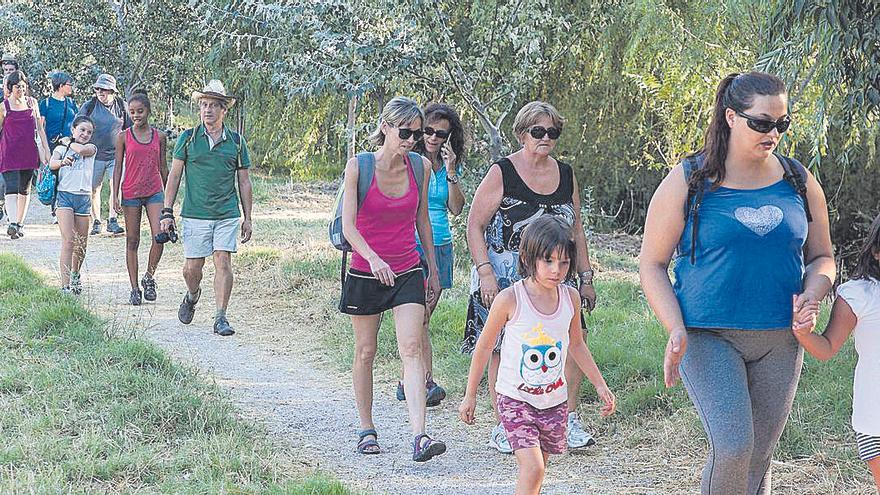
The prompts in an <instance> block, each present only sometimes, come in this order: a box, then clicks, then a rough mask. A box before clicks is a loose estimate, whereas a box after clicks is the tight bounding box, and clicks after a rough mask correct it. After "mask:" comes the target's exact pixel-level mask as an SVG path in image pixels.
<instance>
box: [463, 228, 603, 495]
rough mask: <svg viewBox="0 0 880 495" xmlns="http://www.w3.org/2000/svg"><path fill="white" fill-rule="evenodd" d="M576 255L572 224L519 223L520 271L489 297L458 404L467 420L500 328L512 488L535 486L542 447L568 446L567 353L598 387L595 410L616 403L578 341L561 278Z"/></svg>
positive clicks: (552, 450)
mask: <svg viewBox="0 0 880 495" xmlns="http://www.w3.org/2000/svg"><path fill="white" fill-rule="evenodd" d="M576 257H577V256H576V249H575V243H574V241H573V240H572V228H571V225H570V224H569V223H568V222H566V221H565V220H564V219H562V218H559V217H555V216H542V217H540V218H538V219H536V220H534V221H533V222H531V223H530V224H529V226H528V227H526V228H525V230H524V231H523V233H522V240H521V243H520V252H519V271H520V273H522V275H523V277H524V278H523V279H522V280H520V281H518V282H516V283H514V284H513V285H512V286H510V287H508V288H506V289H504V290H502V291H501V292H500V293H499V294H498V296H497V297H496V298H495V300H494V302H493V303H492V307H491V309H490V311H489V316H488V318H487V320H486V324H485V326H484V328H483V332H482V333H481V334H480V337H479V339H478V340H477V343H476V346H475V349H474V353H473V357H472V361H471V366H470V371H469V373H468V384H467V389H466V392H465V397H464V399H463V400H462V403H461V406H460V407H459V414H460V416H461V419H462V421H464V422H465V423H468V424H473V423H474V412H475V409H476V403H477V399H476V394H477V387H478V386H479V384H480V381H481V379H482V377H483V372H484V371H485V369H486V365H487V363H488V361H489V356H491V355H492V351H493V349H494V347H495V341H496V339H497V337H498V334H499V333H501V329H502V328H504V331H505V338H504V340H503V341H502V347H501V366H500V368H499V372H498V380H497V382H496V385H495V391H496V392H497V394H498V404H497V406H498V413H499V416H500V417H501V423H502V425H503V426H504V430H505V432H506V434H507V438H508V440H509V441H510V446H511V448H512V449H513V452H514V454H515V455H516V459H517V464H518V465H519V468H520V470H519V472H520V477H519V478H518V479H517V490H516V491H517V493H539V491H540V487H541V484H542V482H543V473H544V468H545V467H546V466H545V465H544V463H545V459H546V455H547V454H562V453H564V452H565V450H566V443H567V442H566V427H567V417H568V406H567V401H568V389H567V386H566V382H565V374H564V373H563V370H564V369H565V360H566V359H567V358H568V357H569V356H570V357H571V358H572V359H574V360H575V362H576V363H577V365H578V367H579V368H580V369H581V371H583V373H584V374H585V375H586V376H587V378H588V379H589V380H590V382H591V383H592V384H593V386H595V387H596V392H597V394H598V395H599V398H600V399H601V400H602V402H603V403H604V404H603V405H602V407H601V409H600V414H602V415H603V416H607V415H609V414H612V413H613V412H614V409H615V398H614V394H612V393H611V391H610V390H608V386H607V385H606V384H605V380H604V379H603V378H602V373H600V372H599V369H598V368H597V367H596V363H595V361H593V357H592V355H591V354H590V350H589V348H588V347H587V344H586V343H585V342H584V336H583V332H582V331H581V328H580V319H579V315H580V313H579V312H578V310H577V308H578V307H579V303H580V294H579V293H578V292H577V290H576V289H574V288H572V287H569V286H567V285H564V284H563V282H564V281H565V280H566V279H567V278H569V277H570V276H571V271H572V270H573V269H574V267H575V266H577V263H576ZM536 473H538V474H536Z"/></svg>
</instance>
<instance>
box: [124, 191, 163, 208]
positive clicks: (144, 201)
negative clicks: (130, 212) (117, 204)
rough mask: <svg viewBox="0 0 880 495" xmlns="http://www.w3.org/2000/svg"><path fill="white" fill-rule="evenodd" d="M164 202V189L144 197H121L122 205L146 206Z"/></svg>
mask: <svg viewBox="0 0 880 495" xmlns="http://www.w3.org/2000/svg"><path fill="white" fill-rule="evenodd" d="M153 203H159V204H164V203H165V191H159V192H157V193H156V194H154V195H152V196H147V197H145V198H123V200H122V206H128V207H135V208H140V207H142V206H147V205H149V204H153Z"/></svg>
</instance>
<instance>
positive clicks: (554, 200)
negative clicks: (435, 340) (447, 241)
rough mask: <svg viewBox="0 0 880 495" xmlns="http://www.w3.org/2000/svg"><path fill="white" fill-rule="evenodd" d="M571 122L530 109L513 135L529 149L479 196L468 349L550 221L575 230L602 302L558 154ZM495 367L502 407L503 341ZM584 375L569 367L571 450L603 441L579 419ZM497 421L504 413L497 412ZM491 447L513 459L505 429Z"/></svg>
mask: <svg viewBox="0 0 880 495" xmlns="http://www.w3.org/2000/svg"><path fill="white" fill-rule="evenodd" d="M562 126H563V120H562V117H561V116H560V115H559V112H557V111H556V109H555V108H553V106H552V105H550V104H548V103H544V102H540V101H533V102H531V103H528V104H526V105H525V106H524V107H523V108H522V109H520V111H519V113H517V115H516V119H515V120H514V123H513V132H514V134H515V135H516V138H517V140H518V141H519V142H520V144H521V145H522V148H520V150H519V151H517V152H515V153H513V154H511V155H509V156H507V157H505V158H502V159H500V160H498V161H497V162H496V163H494V164H492V166H491V167H490V168H489V171H488V172H487V173H486V176H485V177H484V178H483V181H482V182H481V183H480V185H479V187H478V188H477V191H476V193H475V194H474V201H473V204H472V205H471V210H470V215H469V216H468V222H467V240H468V248H469V249H470V252H471V257H472V258H473V261H474V267H473V269H472V270H471V295H470V301H469V304H468V315H467V323H466V326H465V339H464V343H463V344H462V351H463V352H466V353H470V352H472V351H473V349H474V345H475V344H476V342H477V338H478V337H479V335H480V332H481V331H482V329H483V324H484V322H485V321H486V317H487V316H488V314H489V309H488V308H489V306H490V305H491V304H492V300H493V299H494V298H495V296H496V295H497V294H498V291H499V290H501V289H504V288H506V287H508V286H510V285H512V284H513V283H514V282H516V281H517V280H519V279H520V275H519V273H518V272H517V263H518V261H519V243H520V238H521V235H522V231H523V230H524V229H525V228H526V226H527V225H528V224H529V223H530V222H532V221H533V220H534V219H536V218H539V217H541V216H543V215H554V216H559V217H562V218H564V219H565V220H566V221H568V222H569V223H570V224H571V225H573V226H576V228H574V229H573V235H574V239H575V243H576V244H577V249H578V255H577V259H578V267H577V268H578V270H577V271H578V278H579V282H580V293H581V298H582V299H583V301H584V306H585V307H586V308H587V309H588V310H592V308H593V307H594V306H595V304H596V291H595V290H594V289H593V271H592V270H591V269H590V260H589V254H588V251H587V238H586V235H585V234H584V229H583V227H582V223H581V216H580V195H579V194H578V185H577V180H576V179H575V178H574V174H573V173H572V169H571V167H570V166H569V165H567V164H565V163H562V162H559V161H557V160H556V159H554V158H553V157H551V156H550V154H551V153H552V152H553V148H555V147H556V141H557V139H559V135H560V133H561V132H562ZM569 283H570V284H571V285H573V286H577V281H574V280H571V281H569ZM501 338H503V333H502V335H501V337H499V342H498V344H497V345H496V348H495V353H494V354H493V357H492V360H491V361H490V364H489V392H490V394H491V397H492V401H493V403H494V401H495V380H496V378H497V375H498V364H499V362H500V360H499V355H498V351H499V350H500V344H501V342H500V339H501ZM582 379H583V376H582V375H581V373H580V371H579V370H578V369H577V366H575V365H574V363H573V362H572V363H568V366H567V367H566V381H567V382H568V387H569V403H568V407H569V410H570V411H571V413H570V414H569V418H568V447H569V448H580V447H586V446H588V445H591V444H593V443H594V442H595V441H594V440H593V438H592V436H590V434H589V433H587V432H585V431H584V430H583V428H582V427H581V425H580V421H578V419H577V413H576V411H577V404H578V400H577V399H578V393H579V390H580V384H581V380H582ZM496 417H497V411H496ZM489 444H490V446H492V447H495V448H496V449H498V450H499V451H500V452H503V453H510V452H511V449H510V444H509V443H508V441H507V435H506V433H505V432H504V428H503V427H502V426H501V424H500V422H499V424H498V425H497V426H496V427H495V428H494V429H493V430H492V433H491V435H490V437H489Z"/></svg>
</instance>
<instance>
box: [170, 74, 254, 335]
mask: <svg viewBox="0 0 880 495" xmlns="http://www.w3.org/2000/svg"><path fill="white" fill-rule="evenodd" d="M193 99H196V100H198V104H199V117H200V118H201V124H199V125H197V126H196V127H195V128H193V129H188V130H186V131H184V132H183V133H182V134H181V135H180V137H179V138H178V139H177V145H176V146H175V147H174V155H173V158H174V159H173V161H172V162H171V171H170V172H169V173H168V182H167V184H166V185H165V208H163V209H162V216H161V227H162V231H163V232H171V231H174V230H175V229H176V226H175V224H174V201H175V199H176V198H177V192H178V189H179V188H180V180H181V177H183V179H184V181H185V183H186V191H185V195H184V198H183V209H182V210H181V212H180V216H181V218H182V222H183V225H182V227H183V231H182V236H183V254H184V257H185V258H186V262H185V263H184V265H183V278H184V280H185V281H186V287H187V293H186V295H185V296H183V302H182V303H180V309H179V310H178V312H177V317H178V318H179V319H180V321H181V323H184V324H189V323H190V322H192V319H193V315H194V314H195V311H196V303H197V302H198V301H199V297H200V296H201V295H202V289H201V288H200V283H201V281H202V270H203V268H204V266H205V258H207V257H208V256H212V257H213V258H214V272H215V273H214V299H215V302H216V305H217V312H216V313H215V314H214V333H216V334H219V335H223V336H226V335H232V334H234V333H235V331H234V330H233V329H232V327H231V326H230V325H229V321H228V320H227V319H226V308H227V306H228V305H229V296H230V294H231V293H232V253H234V252H236V250H237V249H238V237H239V235H241V242H247V241H248V240H250V238H251V211H252V206H253V200H252V198H253V195H252V189H251V179H250V176H249V175H248V168H249V167H250V165H251V160H250V156H249V155H248V149H247V144H246V143H245V141H244V138H243V137H242V136H241V135H239V134H237V133H235V132H233V131H232V130H230V129H229V128H228V127H226V126H225V125H224V124H223V121H224V119H225V118H226V113H227V112H228V110H229V107H231V106H232V105H233V104H234V103H235V98H233V97H231V96H228V95H227V94H226V88H224V87H223V83H221V82H220V81H217V80H212V81H211V82H209V83H208V85H207V86H205V89H204V90H202V91H196V92H194V93H193ZM236 180H237V181H238V191H237V193H236V187H235V183H236ZM239 198H241V209H240V210H239ZM242 216H243V218H242Z"/></svg>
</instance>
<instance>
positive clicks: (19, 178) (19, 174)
mask: <svg viewBox="0 0 880 495" xmlns="http://www.w3.org/2000/svg"><path fill="white" fill-rule="evenodd" d="M33 181H34V171H33V170H30V169H28V170H10V171H8V172H3V182H5V183H6V193H5V194H24V195H27V193H28V191H29V190H30V185H31V182H33Z"/></svg>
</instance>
